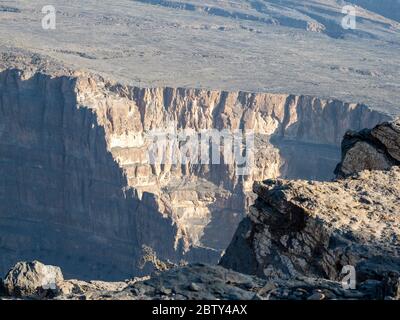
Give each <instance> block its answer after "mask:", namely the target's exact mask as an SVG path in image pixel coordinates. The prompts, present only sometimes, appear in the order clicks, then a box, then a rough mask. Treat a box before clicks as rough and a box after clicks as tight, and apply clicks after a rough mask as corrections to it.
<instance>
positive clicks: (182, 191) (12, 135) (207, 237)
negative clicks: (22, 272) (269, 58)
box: [0, 69, 387, 279]
mask: <svg viewBox="0 0 400 320" xmlns="http://www.w3.org/2000/svg"><path fill="white" fill-rule="evenodd" d="M0 98H1V99H0V102H1V105H0V113H1V117H0V135H1V144H0V148H1V153H0V161H1V162H0V171H1V176H2V177H3V179H2V180H1V181H0V198H1V199H2V200H1V201H0V229H1V233H0V248H1V256H0V271H1V272H5V271H6V270H7V269H8V268H9V267H10V266H11V265H12V264H14V263H15V262H16V261H18V260H33V259H40V260H43V261H45V262H48V263H52V264H56V265H60V266H61V267H62V268H63V270H64V272H65V273H66V274H67V275H68V276H76V277H81V278H89V277H90V278H94V277H95V278H100V279H116V278H118V279H120V278H123V277H129V276H130V275H131V274H138V273H140V272H141V271H140V270H138V268H137V266H136V264H135V262H136V261H138V258H139V255H140V251H141V247H142V245H143V244H146V245H148V246H151V247H152V248H154V249H155V250H156V251H157V253H158V254H159V255H160V256H161V257H162V258H168V259H171V260H173V261H179V260H180V259H186V260H189V261H209V262H212V261H217V260H218V259H219V256H220V253H221V252H222V250H223V249H224V248H225V247H226V246H227V245H228V243H229V240H230V239H231V237H232V235H233V233H234V230H235V228H236V226H237V224H238V223H239V221H240V220H241V219H242V217H243V215H244V213H245V210H246V208H247V207H248V206H249V205H250V204H251V203H252V197H253V196H252V192H251V185H252V184H253V182H254V181H261V180H264V179H266V178H275V177H278V176H280V175H285V174H286V173H287V174H288V175H296V172H294V171H293V170H292V172H290V173H288V172H289V171H288V169H287V168H292V167H296V164H299V163H305V162H306V161H308V159H307V160H306V159H305V158H299V157H294V156H293V155H295V154H296V149H294V150H293V149H290V148H286V149H284V148H281V147H280V145H281V143H282V141H283V140H284V141H288V140H292V141H296V142H301V143H304V144H306V145H308V146H312V147H315V148H316V149H318V146H319V145H321V144H324V145H328V146H332V147H335V146H337V145H338V143H339V142H340V139H341V136H342V134H343V133H344V132H345V131H346V130H347V129H349V128H352V129H355V130H357V129H360V128H363V127H372V126H374V125H375V124H376V123H378V122H381V121H382V120H386V119H387V116H385V115H383V114H380V113H378V112H375V111H371V110H370V109H369V108H367V107H365V106H363V105H357V104H347V103H342V102H340V101H335V100H333V101H328V100H322V99H317V98H313V97H307V96H291V95H276V94H262V93H259V94H256V93H254V94H253V93H246V92H219V91H207V90H196V89H183V88H182V89H178V88H155V89H143V88H137V87H127V86H121V85H118V84H115V83H110V82H108V81H105V80H104V79H101V78H99V77H94V76H88V75H86V74H78V73H75V74H74V75H73V76H51V75H47V74H44V73H33V74H32V75H27V74H24V73H23V72H21V71H19V70H14V69H8V70H5V71H3V72H1V73H0ZM171 126H172V127H173V128H175V129H192V130H195V132H198V130H209V129H217V130H223V129H229V130H234V129H247V130H250V129H251V130H254V132H255V134H256V139H255V146H256V147H255V150H256V152H255V161H254V164H255V165H254V166H251V167H250V172H249V173H248V175H246V176H239V175H237V174H236V173H237V172H236V170H237V168H236V165H235V164H230V163H224V162H222V163H221V164H220V165H211V164H196V163H191V162H190V161H189V162H188V163H185V164H183V163H180V162H178V163H177V164H170V163H164V164H157V163H155V164H154V163H150V162H149V161H148V158H147V157H146V152H147V151H148V146H149V143H150V142H151V139H150V138H149V137H151V133H153V132H154V131H155V130H159V131H160V130H161V131H165V130H167V129H168V128H171ZM149 134H150V135H149ZM271 137H274V139H272V140H273V141H272V140H271V139H270V138H271ZM270 140H271V141H270ZM176 150H177V151H176V152H177V153H178V154H179V153H182V152H183V151H182V150H185V149H184V148H183V147H182V146H181V145H180V146H179V147H178V149H176ZM285 150H286V151H285ZM316 158H317V159H318V156H317V157H316ZM315 162H316V163H320V162H321V161H319V160H315ZM331 162H332V160H331ZM299 167H301V165H300V166H299ZM328 167H329V166H328ZM328 167H324V166H323V165H322V166H316V169H315V170H314V172H310V174H311V175H313V176H315V177H317V178H318V177H321V173H319V172H321V171H323V172H326V171H328ZM325 174H326V173H325Z"/></svg>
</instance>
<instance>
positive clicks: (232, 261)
mask: <svg viewBox="0 0 400 320" xmlns="http://www.w3.org/2000/svg"><path fill="white" fill-rule="evenodd" d="M254 191H255V192H256V193H257V195H258V199H257V200H256V203H255V205H254V206H253V207H251V208H250V213H249V216H248V218H246V219H245V220H244V221H243V222H242V223H241V225H240V227H239V229H238V231H237V233H236V235H235V237H234V239H233V242H232V243H231V245H230V246H229V248H228V249H227V252H226V254H225V256H224V257H223V258H222V260H221V265H222V266H224V267H227V268H232V269H233V270H236V271H238V272H244V273H249V274H255V275H257V276H260V277H271V276H277V277H294V276H298V275H303V276H312V277H317V278H326V279H332V280H337V279H340V278H341V277H342V275H341V271H342V268H343V267H344V266H347V265H351V266H354V268H355V271H356V272H357V278H358V279H359V281H363V280H366V279H370V277H371V276H372V278H374V276H373V275H372V274H371V271H373V270H375V272H376V273H377V274H379V276H378V277H385V276H390V274H391V273H392V272H393V273H394V275H395V276H397V277H398V276H399V274H400V246H399V244H400V214H399V205H400V168H399V167H393V168H392V169H391V170H390V171H362V172H361V173H359V174H357V175H355V176H353V177H351V178H348V179H345V180H338V181H333V182H308V181H285V180H267V181H265V182H263V183H256V184H255V186H254ZM372 265H373V267H372ZM378 270H379V271H378Z"/></svg>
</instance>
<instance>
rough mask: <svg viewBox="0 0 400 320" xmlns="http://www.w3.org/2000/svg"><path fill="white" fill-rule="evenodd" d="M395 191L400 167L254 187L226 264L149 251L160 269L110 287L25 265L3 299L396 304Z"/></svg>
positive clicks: (3, 284)
mask: <svg viewBox="0 0 400 320" xmlns="http://www.w3.org/2000/svg"><path fill="white" fill-rule="evenodd" d="M396 123H397V122H393V123H385V124H383V125H380V126H378V127H377V128H375V129H374V130H377V129H379V130H383V132H386V130H385V129H387V128H391V129H393V128H396ZM379 130H378V131H379ZM388 137H390V139H389V140H388V141H392V142H393V141H397V140H396V139H397V136H396V134H394V135H393V134H390V135H388ZM387 145H389V144H387ZM390 145H392V146H394V147H393V148H390V150H391V153H394V154H397V151H398V149H397V147H396V146H395V145H394V144H393V143H391V144H390ZM349 151H352V149H351V148H350V149H349ZM399 186H400V168H399V167H398V166H393V167H391V168H389V169H387V170H384V171H378V170H364V171H361V172H359V173H353V175H352V176H349V177H346V178H344V179H338V180H336V181H332V182H316V181H302V180H294V181H288V180H281V179H278V180H272V179H269V180H266V181H264V182H258V183H255V185H254V191H255V193H256V194H257V195H258V199H257V200H256V202H255V204H254V205H253V206H251V208H250V214H249V216H248V217H247V218H245V219H244V220H243V221H242V222H241V224H240V226H239V228H238V230H237V232H236V234H235V237H234V239H233V241H232V243H231V244H230V246H229V248H228V250H227V252H226V254H225V255H224V256H223V258H222V260H221V263H220V266H210V265H205V264H192V265H188V266H180V267H178V266H177V265H174V264H173V263H164V262H163V261H160V260H159V259H158V258H157V257H156V256H155V255H154V252H153V251H152V250H149V251H148V255H149V256H148V257H147V258H146V259H144V261H145V262H146V261H147V262H152V263H153V264H154V265H155V266H157V270H158V271H157V272H155V273H153V274H152V275H151V276H148V277H144V278H134V279H131V280H126V281H124V282H118V283H106V282H99V281H90V282H84V281H80V280H64V278H63V275H62V273H61V271H60V269H59V268H57V267H53V266H45V265H43V264H41V263H39V262H33V263H24V262H21V263H18V264H17V265H16V266H15V267H14V268H12V269H11V270H10V271H9V272H8V274H7V275H6V277H5V279H4V281H0V299H14V298H15V297H19V298H34V299H53V298H54V299H79V300H82V299H95V300H102V299H113V300H116V299H123V300H126V299H132V300H137V299H139V300H143V299H171V300H175V299H178V300H185V299H211V300H213V299H227V300H243V299H257V300H262V299H266V300H271V299H272V300H275V299H277V300H281V299H284V300H286V299H289V300H305V299H307V300H326V299H387V300H393V299H400V250H399V234H400V229H399V228H400V216H399V212H398V208H399V205H400V189H399ZM2 295H3V297H1V296H2Z"/></svg>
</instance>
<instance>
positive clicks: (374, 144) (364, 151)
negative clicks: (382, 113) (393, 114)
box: [335, 118, 400, 177]
mask: <svg viewBox="0 0 400 320" xmlns="http://www.w3.org/2000/svg"><path fill="white" fill-rule="evenodd" d="M392 166H400V118H398V119H396V120H395V121H393V122H385V123H383V124H379V125H377V126H376V127H375V128H373V129H365V130H362V131H360V132H355V131H349V132H347V133H346V134H345V136H344V139H343V142H342V161H341V163H340V164H339V165H338V166H337V168H336V170H335V173H336V174H337V176H339V177H345V176H348V175H351V174H353V173H355V172H360V171H362V170H387V169H389V168H391V167H392Z"/></svg>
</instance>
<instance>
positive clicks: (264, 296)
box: [0, 264, 384, 300]
mask: <svg viewBox="0 0 400 320" xmlns="http://www.w3.org/2000/svg"><path fill="white" fill-rule="evenodd" d="M20 276H23V275H20ZM29 281H31V280H30V279H29V278H26V279H25V283H27V282H29ZM32 284H33V283H32ZM382 292H383V288H382V286H380V285H379V284H378V283H376V282H375V283H370V284H368V285H365V286H362V287H361V288H360V289H359V290H348V289H345V288H344V287H343V284H342V283H340V282H337V281H329V280H325V279H313V278H306V277H299V278H294V279H291V280H282V279H276V280H273V281H272V280H266V279H261V278H257V277H254V276H250V275H245V274H241V273H238V272H235V271H232V270H228V269H225V268H223V267H220V266H211V265H205V264H196V265H189V266H185V267H178V268H175V269H172V270H168V271H166V272H163V273H156V274H153V275H152V276H151V277H148V278H147V279H132V280H127V281H125V282H101V281H90V282H85V281H79V280H65V281H61V282H59V283H58V287H57V290H55V291H53V294H52V295H47V296H43V295H40V294H36V295H32V294H29V295H28V296H24V295H19V296H17V297H19V298H36V299H43V298H46V299H56V300H205V299H209V300H329V299H376V298H384V297H383V295H382ZM15 297H16V296H3V299H14V298H15ZM0 299H2V298H1V297H0Z"/></svg>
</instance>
